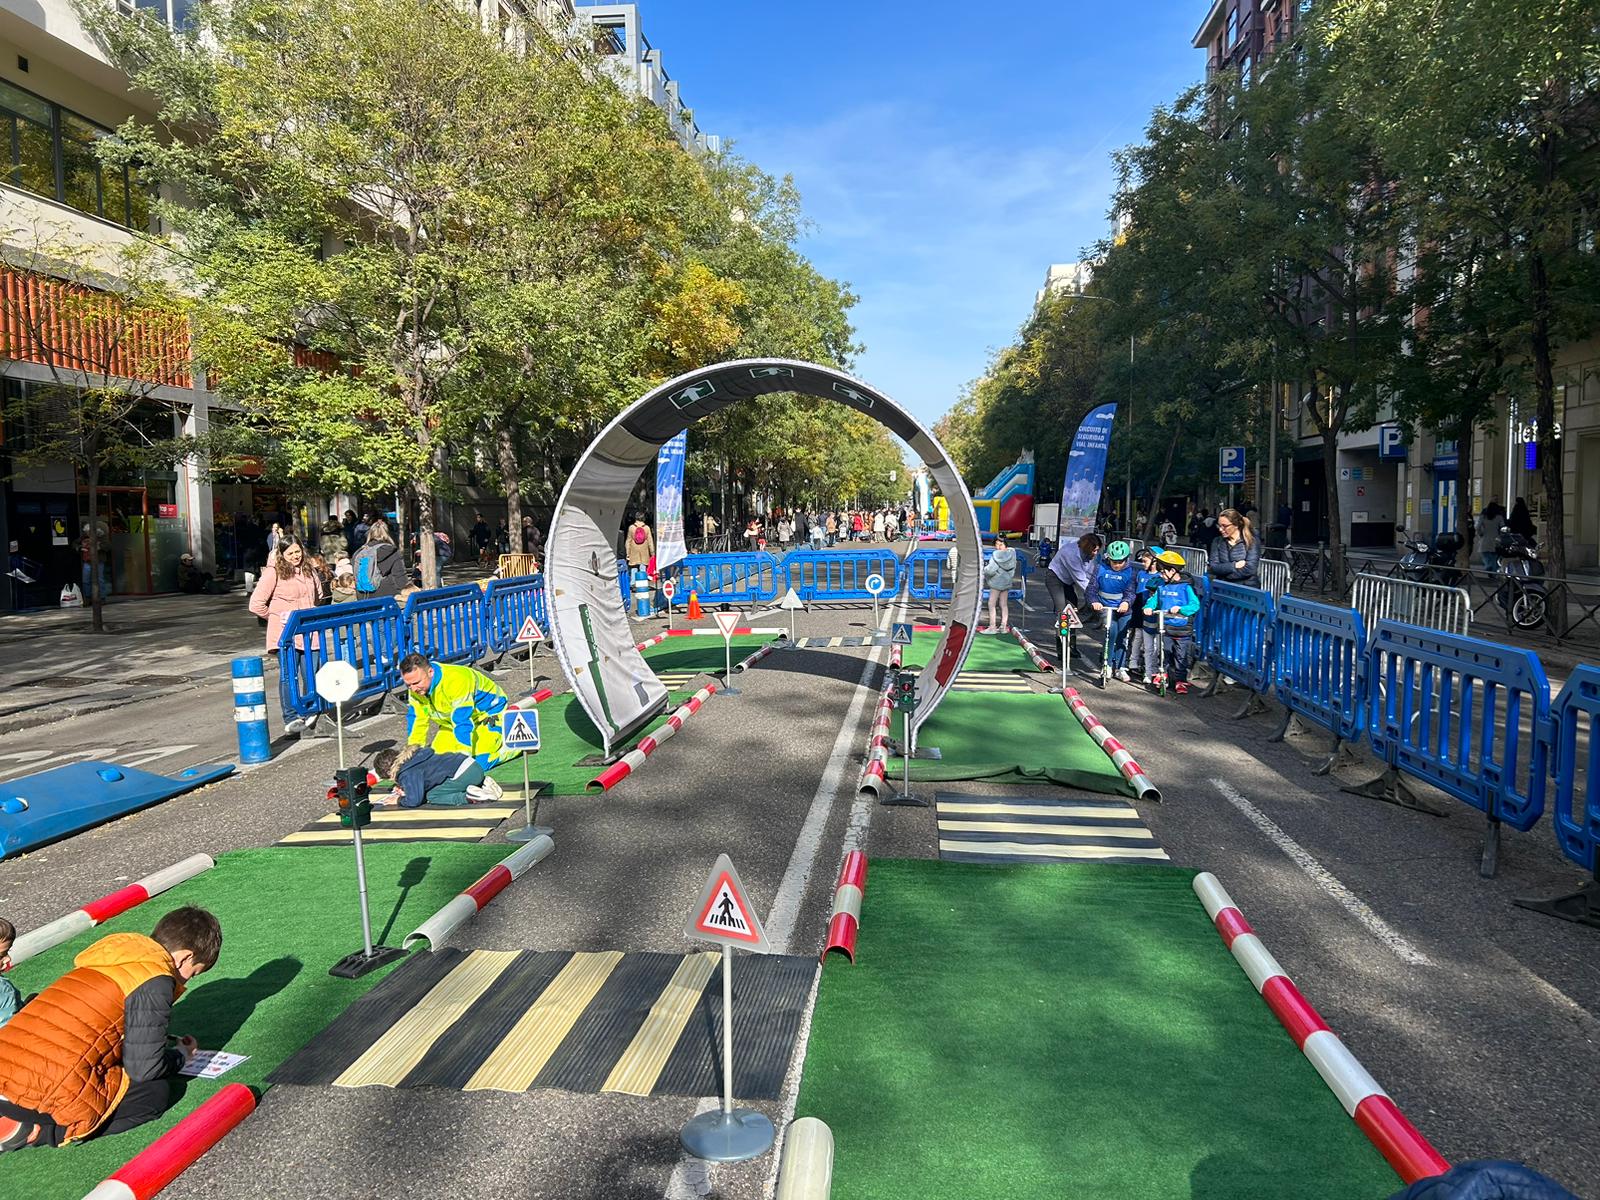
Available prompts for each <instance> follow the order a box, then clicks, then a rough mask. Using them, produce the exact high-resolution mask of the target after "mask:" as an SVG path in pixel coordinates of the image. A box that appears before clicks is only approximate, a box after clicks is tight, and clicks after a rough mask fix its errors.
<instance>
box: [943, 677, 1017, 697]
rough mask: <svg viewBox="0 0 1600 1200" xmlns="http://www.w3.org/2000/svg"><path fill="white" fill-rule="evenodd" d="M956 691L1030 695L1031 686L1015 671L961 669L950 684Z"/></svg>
mask: <svg viewBox="0 0 1600 1200" xmlns="http://www.w3.org/2000/svg"><path fill="white" fill-rule="evenodd" d="M951 689H952V690H953V691H958V692H1010V693H1012V694H1014V695H1023V696H1031V695H1033V688H1032V687H1030V686H1029V685H1028V680H1027V678H1026V677H1025V676H1022V675H1018V674H1017V673H1016V672H1015V671H962V672H961V674H959V675H957V676H956V681H955V683H953V684H952V685H951Z"/></svg>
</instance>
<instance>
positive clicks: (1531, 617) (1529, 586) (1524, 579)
mask: <svg viewBox="0 0 1600 1200" xmlns="http://www.w3.org/2000/svg"><path fill="white" fill-rule="evenodd" d="M1494 552H1495V555H1496V557H1498V558H1499V560H1500V574H1502V575H1504V576H1505V577H1506V581H1505V584H1504V586H1503V587H1502V588H1501V591H1500V607H1501V608H1503V609H1504V610H1505V613H1506V615H1507V616H1508V617H1510V618H1511V623H1512V624H1513V625H1515V626H1516V627H1517V628H1518V629H1538V628H1539V627H1540V626H1541V625H1543V624H1544V621H1545V610H1546V607H1547V602H1548V589H1547V588H1546V587H1545V584H1544V563H1543V561H1541V560H1540V558H1539V548H1538V547H1537V546H1536V545H1534V543H1533V542H1531V541H1530V540H1529V539H1527V538H1525V537H1523V536H1522V534H1520V533H1517V532H1516V531H1515V530H1513V529H1512V528H1511V526H1509V525H1502V526H1501V527H1500V536H1499V537H1498V538H1496V539H1495V543H1494Z"/></svg>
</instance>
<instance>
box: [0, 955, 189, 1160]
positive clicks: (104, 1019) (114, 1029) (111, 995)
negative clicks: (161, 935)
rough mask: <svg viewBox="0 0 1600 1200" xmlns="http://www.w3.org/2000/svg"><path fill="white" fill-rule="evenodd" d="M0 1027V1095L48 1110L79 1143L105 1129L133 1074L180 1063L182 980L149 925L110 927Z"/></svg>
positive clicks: (141, 1076) (143, 1075)
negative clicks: (171, 1041) (174, 1034)
mask: <svg viewBox="0 0 1600 1200" xmlns="http://www.w3.org/2000/svg"><path fill="white" fill-rule="evenodd" d="M73 964H74V966H73V969H72V970H70V971H68V972H67V973H66V974H65V975H63V976H62V977H61V978H60V979H58V980H56V981H55V982H54V983H52V984H51V985H50V986H49V987H47V988H45V989H44V991H42V992H40V993H39V994H38V995H37V996H35V997H34V998H33V999H32V1000H31V1001H30V1002H29V1003H28V1004H27V1005H25V1006H24V1007H23V1008H22V1009H21V1010H20V1011H19V1012H18V1013H17V1015H16V1016H15V1017H13V1018H12V1019H11V1020H10V1021H8V1022H7V1023H6V1025H5V1026H4V1027H3V1028H0V1095H3V1096H5V1097H6V1099H8V1100H10V1101H11V1102H12V1103H13V1104H16V1105H20V1106H21V1107H23V1108H31V1109H33V1110H34V1111H35V1112H41V1113H48V1114H49V1115H50V1118H51V1120H53V1121H54V1122H55V1123H56V1124H57V1125H60V1126H62V1128H64V1129H65V1130H66V1137H65V1139H64V1140H65V1141H67V1142H75V1141H79V1140H81V1139H83V1138H86V1137H88V1136H89V1135H90V1134H91V1133H93V1132H94V1131H95V1130H96V1129H98V1128H99V1127H100V1126H101V1125H102V1124H103V1123H104V1122H105V1120H106V1118H107V1117H109V1116H110V1115H111V1114H112V1113H113V1112H114V1111H115V1110H116V1107H117V1105H118V1104H120V1103H121V1102H122V1098H123V1096H125V1095H126V1094H127V1092H128V1088H129V1087H130V1086H131V1085H132V1084H134V1083H143V1082H145V1081H147V1080H150V1079H159V1078H162V1077H164V1076H166V1075H170V1074H172V1073H173V1072H174V1071H176V1070H177V1068H178V1067H179V1066H180V1065H182V1057H183V1055H182V1052H181V1051H179V1050H176V1049H173V1048H170V1047H168V1046H167V1023H168V1021H169V1019H170V1018H171V1015H172V1003H173V1001H174V1000H176V999H177V998H178V997H179V996H180V995H182V993H183V981H182V980H181V979H180V978H179V977H178V972H177V968H176V967H174V966H173V964H172V955H170V954H168V953H167V951H166V949H165V948H163V947H162V945H161V944H160V943H159V942H157V941H156V940H155V939H154V938H149V937H146V936H145V935H144V934H142V933H113V934H111V935H109V936H107V937H103V938H101V939H100V940H99V941H97V942H95V943H94V945H92V946H90V947H89V948H88V949H86V950H84V951H83V952H82V953H81V954H79V955H78V957H77V958H75V959H74V960H73Z"/></svg>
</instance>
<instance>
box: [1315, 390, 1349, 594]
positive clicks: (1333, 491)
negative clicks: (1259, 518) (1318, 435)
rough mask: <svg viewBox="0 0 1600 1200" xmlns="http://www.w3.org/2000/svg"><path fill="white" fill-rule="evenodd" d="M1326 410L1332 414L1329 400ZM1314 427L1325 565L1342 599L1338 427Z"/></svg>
mask: <svg viewBox="0 0 1600 1200" xmlns="http://www.w3.org/2000/svg"><path fill="white" fill-rule="evenodd" d="M1317 399H1318V398H1316V397H1314V398H1313V400H1312V403H1313V404H1315V403H1317ZM1328 407H1329V410H1330V414H1331V410H1332V408H1333V400H1332V398H1331V397H1330V398H1329V400H1328ZM1341 415H1342V414H1341ZM1340 424H1341V425H1342V424H1343V421H1342V420H1341V422H1340ZM1317 425H1318V427H1319V428H1320V429H1321V431H1322V476H1323V478H1322V486H1323V490H1324V491H1325V492H1326V493H1327V502H1328V565H1329V566H1330V567H1331V568H1332V576H1333V594H1334V595H1335V596H1339V597H1342V596H1343V595H1344V587H1345V579H1344V532H1343V530H1342V529H1341V528H1340V526H1341V524H1342V520H1343V519H1342V517H1341V515H1340V513H1339V426H1337V425H1331V424H1330V425H1324V424H1323V423H1322V422H1321V421H1318V422H1317Z"/></svg>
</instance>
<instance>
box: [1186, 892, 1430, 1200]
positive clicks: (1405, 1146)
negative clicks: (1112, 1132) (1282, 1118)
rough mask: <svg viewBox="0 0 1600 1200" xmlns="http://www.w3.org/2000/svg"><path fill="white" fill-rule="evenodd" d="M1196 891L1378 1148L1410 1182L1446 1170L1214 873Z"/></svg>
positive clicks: (1246, 967) (1281, 1019)
mask: <svg viewBox="0 0 1600 1200" xmlns="http://www.w3.org/2000/svg"><path fill="white" fill-rule="evenodd" d="M1194 890H1195V894H1196V895H1198V896H1199V897H1200V903H1201V904H1203V905H1205V909H1206V915H1207V916H1209V917H1210V918H1211V922H1212V924H1214V925H1215V926H1216V927H1217V932H1218V933H1219V934H1221V935H1222V943H1223V945H1225V946H1227V947H1228V949H1229V950H1230V951H1231V952H1232V954H1233V957H1234V958H1235V959H1236V960H1237V961H1238V963H1239V965H1240V966H1241V967H1243V968H1244V973H1245V974H1246V975H1248V976H1249V977H1250V982H1251V983H1253V984H1255V987H1256V991H1258V992H1260V993H1261V998H1262V999H1263V1000H1265V1001H1266V1002H1267V1007H1268V1008H1270V1009H1271V1010H1272V1015H1273V1016H1275V1017H1277V1018H1278V1021H1279V1023H1280V1024H1281V1025H1282V1026H1283V1027H1284V1029H1285V1030H1287V1031H1288V1033H1289V1036H1290V1037H1291V1038H1293V1039H1294V1044H1295V1045H1296V1046H1298V1047H1299V1048H1300V1052H1301V1053H1302V1054H1304V1055H1305V1056H1306V1057H1307V1058H1308V1059H1310V1060H1311V1065H1312V1066H1314V1067H1315V1068H1316V1069H1317V1074H1318V1075H1321V1076H1322V1081H1323V1082H1324V1083H1326V1084H1327V1085H1328V1088H1329V1090H1331V1091H1332V1092H1333V1094H1334V1095H1335V1096H1337V1097H1338V1098H1339V1103H1340V1104H1342V1105H1344V1111H1345V1112H1346V1113H1348V1114H1349V1115H1350V1117H1351V1118H1352V1119H1353V1120H1354V1121H1355V1123H1356V1124H1357V1125H1358V1126H1360V1127H1361V1132H1362V1133H1364V1134H1366V1135H1367V1140H1368V1141H1370V1142H1371V1143H1372V1144H1373V1145H1374V1146H1375V1147H1377V1149H1378V1152H1379V1153H1380V1154H1382V1155H1383V1157H1384V1158H1385V1159H1386V1160H1387V1161H1388V1163H1389V1165H1390V1166H1391V1167H1393V1168H1394V1171H1395V1174H1396V1175H1398V1176H1400V1178H1401V1179H1403V1180H1404V1181H1405V1182H1406V1183H1407V1184H1412V1183H1415V1182H1416V1181H1417V1180H1419V1179H1428V1178H1431V1177H1432V1176H1434V1175H1443V1174H1444V1173H1445V1172H1446V1171H1448V1170H1449V1169H1450V1164H1449V1163H1448V1162H1446V1161H1445V1159H1444V1156H1443V1155H1441V1154H1440V1153H1439V1152H1438V1151H1437V1150H1435V1149H1434V1148H1433V1146H1432V1145H1431V1144H1430V1143H1429V1141H1428V1139H1427V1138H1425V1137H1423V1136H1422V1134H1420V1133H1418V1132H1417V1129H1416V1127H1415V1126H1414V1125H1412V1124H1411V1122H1410V1121H1408V1120H1406V1118H1405V1114H1404V1113H1402V1112H1401V1111H1400V1110H1399V1108H1397V1107H1396V1106H1395V1103H1394V1101H1393V1100H1391V1099H1390V1098H1389V1095H1388V1093H1387V1092H1385V1091H1384V1090H1383V1089H1382V1088H1381V1087H1379V1086H1378V1083H1377V1081H1376V1080H1375V1079H1373V1078H1372V1076H1371V1075H1369V1074H1368V1073H1367V1069H1366V1068H1365V1067H1363V1066H1362V1065H1361V1063H1360V1062H1359V1061H1357V1059H1356V1056H1355V1055H1354V1054H1352V1053H1350V1050H1349V1048H1348V1047H1346V1046H1345V1044H1344V1043H1343V1042H1341V1041H1340V1040H1339V1037H1338V1035H1337V1034H1335V1033H1334V1032H1333V1031H1332V1030H1331V1029H1329V1028H1328V1023H1327V1022H1326V1021H1324V1020H1323V1019H1322V1015H1321V1014H1320V1013H1318V1012H1317V1010H1316V1009H1315V1008H1313V1007H1312V1006H1311V1002H1310V1001H1309V1000H1307V999H1306V998H1305V997H1304V996H1302V995H1301V994H1300V989H1299V988H1297V987H1295V985H1294V981H1293V980H1291V979H1290V978H1289V976H1288V975H1287V974H1285V973H1284V970H1283V968H1282V967H1280V966H1279V965H1278V960H1277V959H1275V958H1273V957H1272V955H1271V953H1270V952H1268V950H1267V948H1266V947H1265V946H1264V945H1262V943H1261V939H1260V938H1259V937H1257V936H1256V933H1255V930H1253V929H1251V928H1250V922H1248V921H1246V920H1245V919H1244V914H1243V913H1241V912H1240V911H1239V909H1238V906H1236V905H1235V904H1234V902H1233V898H1232V897H1231V896H1229V895H1228V893H1227V892H1226V891H1225V890H1224V889H1223V886H1222V884H1220V883H1219V882H1217V877H1216V876H1215V875H1213V874H1212V873H1211V872H1210V871H1202V872H1200V874H1198V875H1196V876H1195V877H1194Z"/></svg>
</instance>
